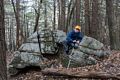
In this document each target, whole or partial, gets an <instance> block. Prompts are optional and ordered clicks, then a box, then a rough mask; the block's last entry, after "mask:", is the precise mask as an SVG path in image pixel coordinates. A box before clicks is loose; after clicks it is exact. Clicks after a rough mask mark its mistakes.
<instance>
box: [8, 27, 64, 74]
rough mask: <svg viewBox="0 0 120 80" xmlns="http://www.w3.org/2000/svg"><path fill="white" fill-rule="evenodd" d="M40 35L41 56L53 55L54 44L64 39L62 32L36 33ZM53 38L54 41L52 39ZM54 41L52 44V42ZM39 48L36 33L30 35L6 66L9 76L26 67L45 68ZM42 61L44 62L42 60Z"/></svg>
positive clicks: (43, 31) (44, 31) (45, 31)
mask: <svg viewBox="0 0 120 80" xmlns="http://www.w3.org/2000/svg"><path fill="white" fill-rule="evenodd" d="M38 34H39V35H40V37H41V38H40V47H41V52H42V54H44V53H48V54H55V52H54V51H56V50H57V49H55V47H56V43H60V42H62V41H64V40H65V39H66V35H65V33H64V32H63V31H59V30H57V31H54V32H52V31H49V30H44V29H43V30H41V31H39V32H38ZM53 37H54V39H53ZM53 41H54V42H53ZM40 55H41V53H40V48H39V44H38V39H37V32H35V33H34V34H32V35H31V36H30V37H29V38H28V39H27V42H25V43H23V44H22V45H21V46H20V48H19V50H18V51H16V52H15V56H14V59H13V60H12V62H11V63H10V64H9V65H8V71H9V73H10V74H11V75H14V74H16V73H17V72H18V71H19V69H22V68H25V67H27V66H38V67H40V68H45V67H46V66H48V65H44V64H42V63H43V60H42V58H41V56H40ZM44 60H46V59H45V58H44Z"/></svg>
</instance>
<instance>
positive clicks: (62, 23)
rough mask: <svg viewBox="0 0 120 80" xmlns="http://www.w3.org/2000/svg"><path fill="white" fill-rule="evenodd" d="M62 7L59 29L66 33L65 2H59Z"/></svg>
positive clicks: (62, 0) (63, 0) (60, 0)
mask: <svg viewBox="0 0 120 80" xmlns="http://www.w3.org/2000/svg"><path fill="white" fill-rule="evenodd" d="M58 1H59V5H60V13H59V15H60V16H59V25H58V29H59V30H63V31H66V30H65V29H66V28H65V0H58Z"/></svg>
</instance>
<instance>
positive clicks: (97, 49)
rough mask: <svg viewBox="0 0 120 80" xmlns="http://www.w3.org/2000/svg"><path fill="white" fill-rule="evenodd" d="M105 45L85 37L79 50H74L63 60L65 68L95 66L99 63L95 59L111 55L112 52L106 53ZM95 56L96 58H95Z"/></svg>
mask: <svg viewBox="0 0 120 80" xmlns="http://www.w3.org/2000/svg"><path fill="white" fill-rule="evenodd" d="M103 47H104V45H103V43H101V42H99V41H97V40H96V39H94V38H91V37H87V36H84V37H83V40H82V42H81V43H80V44H79V45H78V48H77V49H72V50H71V52H70V53H71V54H70V55H69V56H68V57H67V58H63V65H64V66H65V67H78V66H87V65H94V64H96V63H97V60H96V58H95V57H98V58H100V57H104V56H107V55H109V54H110V51H104V50H103V49H102V48H103ZM93 56H95V57H93Z"/></svg>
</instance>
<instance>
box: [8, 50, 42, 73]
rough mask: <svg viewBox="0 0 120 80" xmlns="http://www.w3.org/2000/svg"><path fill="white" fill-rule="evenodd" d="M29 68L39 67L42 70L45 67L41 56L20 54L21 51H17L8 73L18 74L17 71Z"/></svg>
mask: <svg viewBox="0 0 120 80" xmlns="http://www.w3.org/2000/svg"><path fill="white" fill-rule="evenodd" d="M27 66H38V67H40V68H41V67H42V66H44V65H43V61H42V58H41V56H39V55H36V54H30V53H28V52H21V53H20V52H19V51H16V52H15V57H14V59H13V60H12V62H11V63H10V64H9V66H8V71H9V73H10V74H11V75H12V74H16V73H17V69H22V68H25V67H27Z"/></svg>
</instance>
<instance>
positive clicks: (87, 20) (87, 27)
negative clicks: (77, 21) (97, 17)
mask: <svg viewBox="0 0 120 80" xmlns="http://www.w3.org/2000/svg"><path fill="white" fill-rule="evenodd" d="M89 7H90V6H89V0H85V35H87V36H89V33H90V11H89V10H90V8H89Z"/></svg>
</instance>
